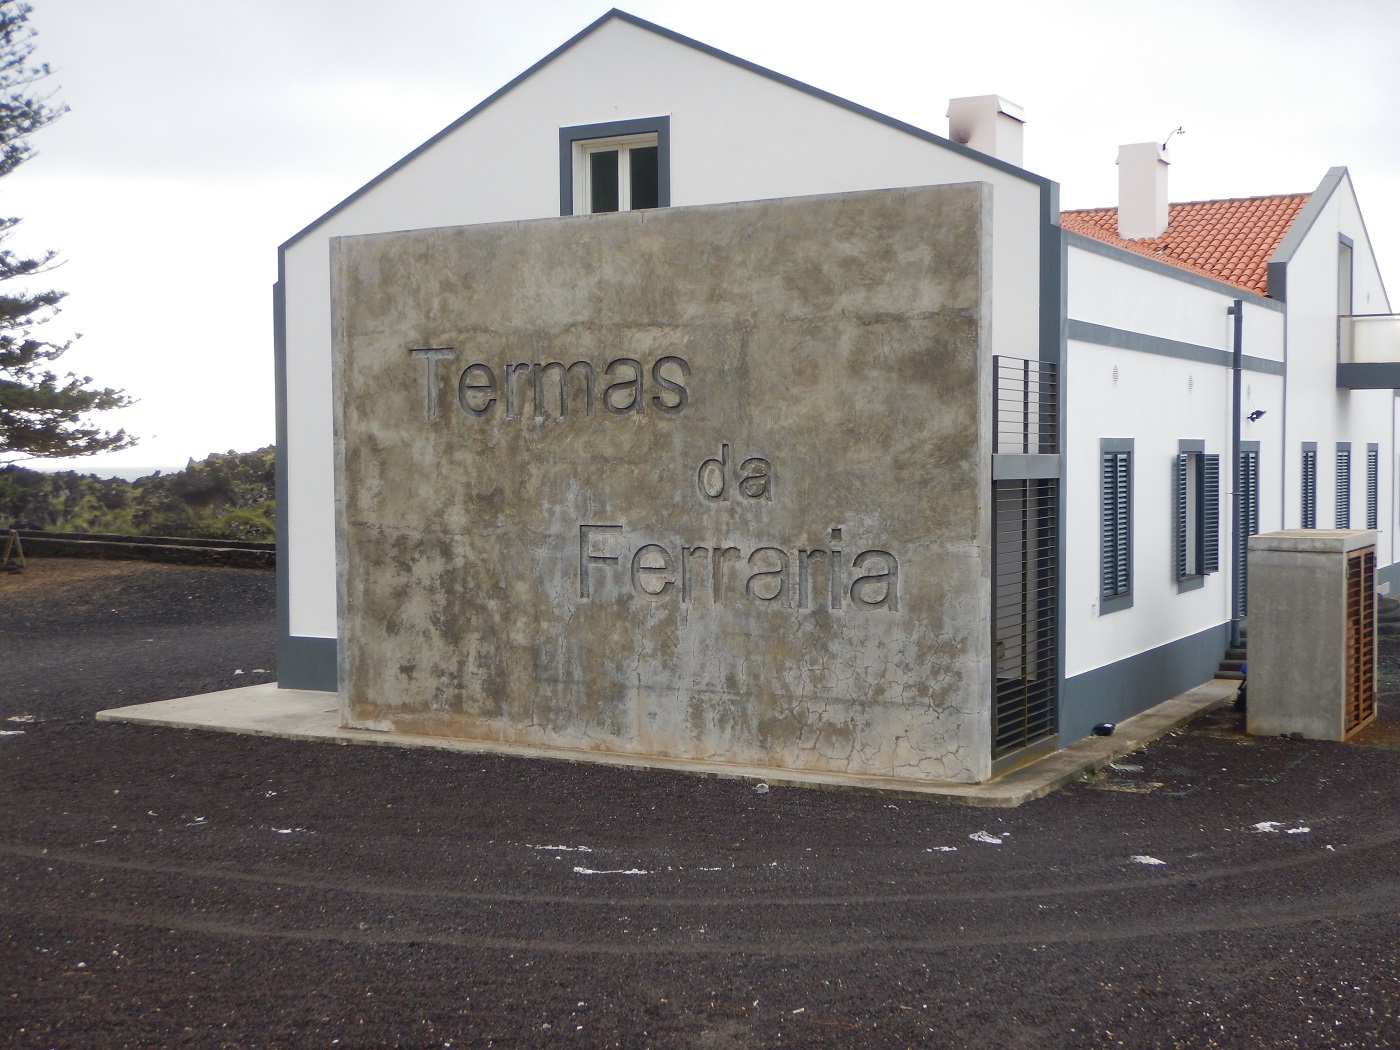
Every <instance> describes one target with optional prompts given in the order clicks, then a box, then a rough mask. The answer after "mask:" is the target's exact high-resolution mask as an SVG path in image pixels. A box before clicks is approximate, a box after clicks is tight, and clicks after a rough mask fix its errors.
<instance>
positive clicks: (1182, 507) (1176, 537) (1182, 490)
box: [1172, 452, 1194, 580]
mask: <svg viewBox="0 0 1400 1050" xmlns="http://www.w3.org/2000/svg"><path fill="white" fill-rule="evenodd" d="M1190 474H1191V454H1190V453H1189V452H1179V453H1177V456H1176V502H1175V504H1174V506H1175V508H1176V522H1175V523H1174V525H1173V527H1172V555H1173V556H1172V561H1173V563H1174V565H1175V569H1176V578H1177V579H1178V580H1182V579H1185V578H1186V577H1187V576H1190V575H1193V574H1194V571H1193V569H1192V567H1191V566H1190V565H1187V564H1186V530H1187V529H1189V528H1190V527H1191V523H1190V522H1188V521H1187V520H1186V504H1187V499H1186V496H1187V487H1188V486H1189V485H1190V484H1191V477H1190Z"/></svg>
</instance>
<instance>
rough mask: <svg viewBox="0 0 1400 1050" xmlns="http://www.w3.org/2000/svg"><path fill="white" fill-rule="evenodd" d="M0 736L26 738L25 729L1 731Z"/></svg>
mask: <svg viewBox="0 0 1400 1050" xmlns="http://www.w3.org/2000/svg"><path fill="white" fill-rule="evenodd" d="M0 736H24V730H23V729H0Z"/></svg>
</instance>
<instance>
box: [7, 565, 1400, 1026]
mask: <svg viewBox="0 0 1400 1050" xmlns="http://www.w3.org/2000/svg"><path fill="white" fill-rule="evenodd" d="M272 623H273V577H272V575H271V574H270V573H266V574H265V573H259V572H256V571H245V570H232V569H196V568H185V567H169V566H147V565H102V564H100V563H98V564H96V565H93V564H89V565H86V566H85V565H84V563H79V562H62V561H49V562H40V561H35V562H31V570H30V572H29V573H26V574H24V575H22V576H14V577H0V731H4V732H6V733H9V734H14V735H6V736H3V737H0V770H3V779H2V780H0V1043H3V1045H7V1046H19V1047H31V1046H32V1047H48V1046H64V1047H68V1046H81V1047H123V1046H132V1047H153V1046H200V1047H205V1046H208V1047H214V1046H229V1047H235V1046H236V1047H283V1046H290V1047H300V1046H312V1047H331V1046H335V1047H388V1046H405V1047H408V1046H413V1047H429V1046H432V1047H444V1046H449V1045H451V1046H456V1047H479V1046H502V1047H513V1046H531V1047H532V1046H569V1047H604V1046H621V1047H646V1046H652V1047H709V1048H728V1047H769V1046H782V1045H790V1046H798V1047H906V1046H915V1047H998V1048H1000V1047H1028V1048H1030V1047H1034V1048H1041V1047H1080V1046H1082V1047H1101V1046H1126V1047H1178V1046H1179V1047H1215V1046H1220V1047H1382V1046H1391V1045H1397V1044H1400V976H1398V975H1400V879H1398V878H1397V875H1400V845H1397V843H1398V842H1400V826H1398V825H1397V804H1400V751H1397V749H1396V747H1395V746H1394V744H1395V739H1396V734H1394V733H1393V732H1392V731H1391V730H1392V728H1393V727H1392V726H1386V725H1383V726H1382V727H1381V731H1380V732H1377V733H1375V734H1373V735H1372V737H1371V740H1372V742H1371V743H1369V744H1365V745H1336V744H1324V743H1314V742H1304V741H1286V740H1274V739H1250V738H1246V737H1244V736H1243V735H1242V734H1241V732H1240V716H1238V715H1236V714H1234V713H1233V712H1230V711H1222V712H1219V713H1216V714H1214V715H1211V716H1208V717H1206V718H1204V719H1201V720H1200V721H1198V722H1197V723H1195V724H1194V725H1193V726H1192V727H1191V728H1190V729H1189V730H1187V731H1185V732H1181V733H1177V734H1174V735H1172V736H1170V737H1168V738H1166V739H1164V740H1163V741H1161V742H1159V743H1157V744H1155V745H1153V746H1152V747H1150V748H1148V749H1146V750H1145V751H1143V752H1139V753H1138V754H1136V755H1133V756H1131V757H1130V758H1128V759H1125V760H1123V763H1120V765H1121V766H1122V767H1124V768H1120V769H1118V770H1113V771H1110V772H1109V774H1108V775H1106V776H1103V777H1098V778H1093V779H1091V780H1086V781H1085V782H1084V783H1081V784H1076V785H1073V786H1071V787H1069V788H1067V789H1065V790H1063V791H1060V792H1058V793H1056V794H1055V795H1053V796H1051V797H1050V798H1047V799H1043V800H1040V801H1038V802H1034V803H1031V804H1029V805H1027V806H1024V807H1022V808H1020V809H1016V810H1004V811H1003V810H978V809H972V808H968V807H964V806H958V805H952V804H948V803H940V802H911V801H908V800H904V799H899V800H890V799H887V798H884V797H880V796H875V795H862V794H852V793H837V792H822V791H807V790H797V789H777V788H775V789H773V790H772V791H771V792H769V793H767V794H758V793H756V792H755V791H754V790H753V787H752V786H751V785H749V784H746V783H743V782H739V781H727V780H718V779H701V778H693V777H684V776H677V775H670V774H664V773H646V772H637V771H629V770H621V769H612V768H608V767H603V766H587V765H571V764H566V763H561V762H543V761H525V760H518V759H505V758H492V757H473V756H469V755H457V754H448V753H444V752H434V751H398V750H395V749H392V748H383V747H336V746H331V745H326V744H302V743H294V742H289V741H282V740H269V739H257V738H250V737H239V736H232V735H222V734H214V733H190V732H182V731H177V730H166V729H153V728H142V727H136V726H125V725H119V724H111V723H99V722H96V721H94V720H93V719H92V713H93V712H95V711H97V710H100V709H102V708H104V707H111V706H117V705H120V704H123V703H135V702H141V701H146V700H154V699H160V698H166V697H172V696H178V695H184V694H190V693H197V692H202V691H208V690H213V689H218V688H227V687H230V686H235V685H240V684H246V683H249V682H252V681H258V680H267V679H268V678H269V677H270V672H271V671H272V670H273V663H272V660H273V648H274V632H273V626H272ZM1394 648H1395V647H1394V644H1393V643H1390V642H1387V643H1386V648H1385V650H1384V661H1383V662H1384V665H1385V667H1384V669H1385V671H1386V673H1387V675H1388V676H1389V677H1388V678H1387V683H1386V684H1387V686H1389V685H1390V684H1391V683H1393V682H1395V681H1396V680H1397V672H1400V659H1397V654H1396V653H1395V652H1394V651H1393V650H1394ZM257 669H261V670H262V672H263V673H255V672H256V671H257ZM239 670H241V671H243V672H244V673H243V674H242V675H237V674H235V673H234V672H235V671H239ZM1128 766H1140V767H1141V769H1140V770H1136V769H1130V768H1126V767H1128ZM1265 821H1268V822H1276V823H1274V824H1272V825H1268V827H1270V828H1271V830H1259V829H1256V827H1255V826H1256V825H1258V824H1260V822H1265ZM975 836H981V838H982V839H983V841H978V840H977V838H975ZM986 840H998V841H999V844H997V843H996V842H993V841H986ZM1143 858H1151V859H1153V860H1155V861H1160V862H1161V863H1147V862H1145V861H1144V860H1143Z"/></svg>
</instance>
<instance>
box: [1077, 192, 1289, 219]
mask: <svg viewBox="0 0 1400 1050" xmlns="http://www.w3.org/2000/svg"><path fill="white" fill-rule="evenodd" d="M1311 193H1312V191H1311V190H1304V191H1299V192H1297V193H1258V194H1255V195H1254V196H1252V197H1211V198H1208V199H1206V200H1199V201H1168V202H1167V207H1169V208H1184V207H1187V206H1189V205H1192V204H1239V203H1244V202H1247V201H1273V200H1288V199H1290V198H1293V197H1308V196H1310V195H1311ZM1117 210H1118V206H1117V205H1116V204H1112V205H1103V206H1100V207H1096V208H1063V209H1061V211H1060V214H1061V215H1084V214H1087V213H1088V212H1093V211H1117Z"/></svg>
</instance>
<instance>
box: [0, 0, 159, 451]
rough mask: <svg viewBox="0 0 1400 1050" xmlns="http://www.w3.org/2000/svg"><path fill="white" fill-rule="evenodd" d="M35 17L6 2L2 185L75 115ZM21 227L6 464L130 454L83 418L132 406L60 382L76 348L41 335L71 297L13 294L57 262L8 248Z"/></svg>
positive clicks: (0, 1) (1, 367) (0, 433)
mask: <svg viewBox="0 0 1400 1050" xmlns="http://www.w3.org/2000/svg"><path fill="white" fill-rule="evenodd" d="M30 10H31V8H30V6H29V4H27V3H24V2H22V0H0V178H4V177H5V176H6V175H8V174H9V173H10V172H12V171H14V170H15V169H16V168H17V167H19V166H20V165H21V164H23V163H24V162H25V161H26V160H28V159H29V158H30V157H31V156H32V155H33V147H32V146H30V144H29V136H30V135H31V134H33V133H34V132H36V131H38V130H40V129H41V128H43V127H45V126H47V125H48V124H51V123H52V122H53V121H55V120H57V119H58V118H59V117H60V116H62V115H63V113H64V112H65V110H66V108H67V107H65V106H61V105H60V106H57V107H55V106H51V105H50V104H49V99H48V96H45V95H42V94H39V93H38V86H39V85H40V84H41V82H42V81H43V80H44V79H45V78H46V77H48V76H49V67H48V64H47V63H35V62H34V61H33V60H32V59H33V54H34V37H35V31H34V29H33V28H32V27H31V26H30V25H29V24H28V18H29V13H30ZM19 221H20V220H19V219H13V218H11V219H6V218H0V462H14V461H16V460H18V459H25V458H35V457H55V456H90V455H93V454H95V453H98V452H110V451H113V450H115V449H121V448H130V447H131V446H132V445H133V444H135V441H134V440H133V439H132V438H130V437H128V436H127V434H126V431H124V430H118V431H116V432H115V433H112V432H109V431H104V430H102V429H101V428H100V427H97V426H93V425H91V424H89V423H87V422H85V421H84V419H83V417H84V416H85V415H86V414H87V413H89V412H101V411H106V410H108V409H113V408H122V407H124V406H126V405H128V404H130V403H131V400H130V399H129V398H128V397H126V395H124V394H123V393H122V392H121V391H120V390H112V389H106V388H104V389H97V388H94V387H92V386H90V384H91V383H92V378H91V377H90V376H76V375H74V374H72V373H71V372H70V373H68V374H67V375H64V376H59V375H57V374H55V373H54V372H53V371H52V370H51V369H50V367H49V366H50V364H51V362H53V361H55V360H56V359H57V358H59V357H61V356H62V355H63V353H64V351H66V350H67V349H68V348H69V347H70V346H72V340H71V339H70V340H67V341H64V342H50V341H48V340H47V339H42V338H39V337H38V336H36V335H35V334H34V332H35V329H36V328H38V326H40V325H42V324H44V323H45V322H46V321H50V320H52V318H53V317H54V315H55V314H57V313H58V304H59V303H60V302H62V300H63V298H64V295H65V293H64V292H56V291H41V292H30V291H28V290H18V289H16V290H11V285H10V284H9V283H7V282H18V283H19V284H21V285H22V284H25V283H27V279H29V278H33V277H36V276H38V275H40V274H43V273H44V272H45V271H46V270H48V269H49V267H50V266H52V265H53V262H54V255H55V253H53V252H46V253H44V254H42V255H39V256H37V257H34V258H28V257H25V256H23V255H19V254H16V253H15V252H14V251H12V250H10V249H9V248H5V247H4V242H5V240H6V239H7V238H8V236H9V235H10V233H11V232H12V231H13V230H14V228H15V226H16V225H18V223H19Z"/></svg>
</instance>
